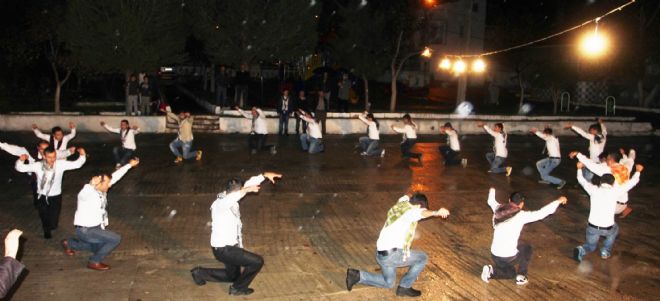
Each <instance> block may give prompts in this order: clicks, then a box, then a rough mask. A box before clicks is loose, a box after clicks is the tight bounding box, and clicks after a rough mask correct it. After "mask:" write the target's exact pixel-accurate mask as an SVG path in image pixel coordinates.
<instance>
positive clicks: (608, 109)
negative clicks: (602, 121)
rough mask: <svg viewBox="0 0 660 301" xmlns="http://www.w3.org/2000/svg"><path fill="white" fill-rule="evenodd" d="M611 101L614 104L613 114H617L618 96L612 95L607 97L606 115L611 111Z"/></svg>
mask: <svg viewBox="0 0 660 301" xmlns="http://www.w3.org/2000/svg"><path fill="white" fill-rule="evenodd" d="M610 103H611V104H612V108H611V110H612V115H616V98H615V97H614V96H612V95H610V96H608V97H606V98H605V116H607V115H608V113H609V111H610Z"/></svg>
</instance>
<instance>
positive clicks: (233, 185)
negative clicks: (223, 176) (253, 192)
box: [225, 178, 243, 193]
mask: <svg viewBox="0 0 660 301" xmlns="http://www.w3.org/2000/svg"><path fill="white" fill-rule="evenodd" d="M241 188H243V180H241V179H239V178H233V179H230V180H229V181H227V186H226V187H225V193H232V192H234V191H239V190H241Z"/></svg>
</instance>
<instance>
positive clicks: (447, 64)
mask: <svg viewBox="0 0 660 301" xmlns="http://www.w3.org/2000/svg"><path fill="white" fill-rule="evenodd" d="M438 67H440V69H442V70H449V69H451V61H450V60H449V59H448V58H444V59H442V60H441V61H440V64H439V65H438Z"/></svg>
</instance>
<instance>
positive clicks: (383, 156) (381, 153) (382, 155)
mask: <svg viewBox="0 0 660 301" xmlns="http://www.w3.org/2000/svg"><path fill="white" fill-rule="evenodd" d="M380 157H381V158H385V150H383V151H382V152H380Z"/></svg>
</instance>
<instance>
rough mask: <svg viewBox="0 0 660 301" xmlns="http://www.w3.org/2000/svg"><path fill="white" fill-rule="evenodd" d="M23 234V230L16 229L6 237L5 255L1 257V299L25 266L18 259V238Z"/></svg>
mask: <svg viewBox="0 0 660 301" xmlns="http://www.w3.org/2000/svg"><path fill="white" fill-rule="evenodd" d="M21 234H23V232H22V231H21V230H17V229H14V230H11V231H10V232H9V234H7V237H6V238H5V257H3V258H2V259H0V299H2V298H4V297H5V296H6V295H7V293H8V292H9V291H10V290H11V287H12V286H13V285H14V283H16V280H17V279H18V276H20V275H21V272H22V271H23V269H24V268H25V266H24V265H23V264H22V263H20V262H19V261H18V260H16V253H17V252H18V238H19V237H20V236H21Z"/></svg>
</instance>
